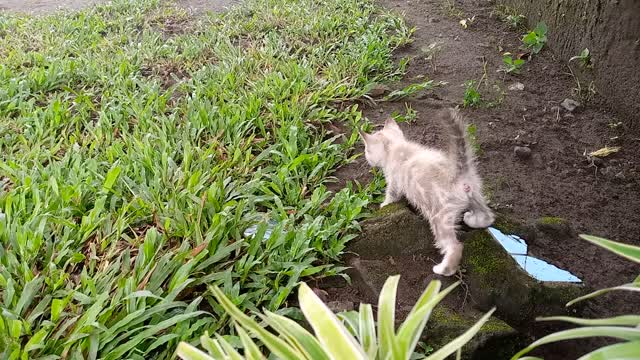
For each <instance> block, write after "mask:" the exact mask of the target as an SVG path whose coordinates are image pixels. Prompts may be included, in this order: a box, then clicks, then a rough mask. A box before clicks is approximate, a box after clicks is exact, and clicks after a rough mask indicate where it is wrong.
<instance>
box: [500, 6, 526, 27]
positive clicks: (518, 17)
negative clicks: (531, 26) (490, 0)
mask: <svg viewBox="0 0 640 360" xmlns="http://www.w3.org/2000/svg"><path fill="white" fill-rule="evenodd" d="M493 13H494V14H496V15H497V17H498V19H500V21H502V22H504V23H505V24H507V25H509V27H511V28H512V29H521V28H522V27H523V26H524V23H525V21H526V20H527V18H526V17H525V16H524V15H522V14H520V13H519V12H518V11H517V10H516V9H514V8H512V7H510V6H505V5H496V7H495V9H494V10H493Z"/></svg>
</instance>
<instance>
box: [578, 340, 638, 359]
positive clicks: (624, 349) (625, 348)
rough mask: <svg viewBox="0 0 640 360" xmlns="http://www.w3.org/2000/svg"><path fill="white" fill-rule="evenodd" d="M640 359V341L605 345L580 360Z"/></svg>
mask: <svg viewBox="0 0 640 360" xmlns="http://www.w3.org/2000/svg"><path fill="white" fill-rule="evenodd" d="M633 359H640V341H631V342H626V343H622V344H615V345H609V346H605V347H603V348H600V349H598V350H594V351H592V352H590V353H588V354H586V355H584V356H582V357H580V358H579V359H578V360H633Z"/></svg>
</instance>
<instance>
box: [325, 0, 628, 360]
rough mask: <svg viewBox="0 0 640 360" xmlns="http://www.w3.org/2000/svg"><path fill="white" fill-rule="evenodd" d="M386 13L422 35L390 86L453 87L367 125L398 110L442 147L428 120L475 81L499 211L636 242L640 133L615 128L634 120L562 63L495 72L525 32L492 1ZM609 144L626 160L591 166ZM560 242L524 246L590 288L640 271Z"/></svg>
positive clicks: (411, 131) (391, 2)
mask: <svg viewBox="0 0 640 360" xmlns="http://www.w3.org/2000/svg"><path fill="white" fill-rule="evenodd" d="M379 3H380V4H381V5H382V6H384V7H386V8H388V9H391V10H393V11H398V12H400V13H402V14H403V15H404V16H405V19H406V20H407V22H408V23H409V24H410V25H412V26H415V27H416V31H415V34H414V41H413V43H412V44H410V45H408V46H406V47H404V48H402V49H399V50H398V51H397V53H396V56H397V59H398V60H400V59H401V58H408V59H410V62H409V66H408V72H407V74H406V76H405V77H404V79H403V80H402V81H400V82H399V83H397V84H392V86H391V87H392V88H393V89H401V88H403V87H405V86H407V85H409V84H411V83H417V82H422V81H424V80H425V79H434V80H437V81H445V82H447V85H445V86H442V87H438V88H436V89H435V90H434V91H431V92H427V93H423V94H420V95H417V96H414V97H411V98H407V99H404V100H403V101H397V102H384V101H378V102H377V104H376V105H368V106H366V109H365V115H366V116H367V117H368V118H369V119H370V120H371V121H373V122H374V123H376V124H381V123H382V122H383V121H384V120H385V119H387V118H388V117H389V116H390V115H391V114H392V113H393V112H400V113H404V112H406V109H407V108H411V109H413V110H415V111H416V112H417V118H416V120H415V121H412V122H410V123H403V124H402V125H401V126H402V128H403V130H404V131H405V133H406V134H407V135H408V136H409V137H410V138H412V139H413V140H416V141H419V142H421V143H423V144H428V145H433V146H442V145H443V142H444V139H445V137H446V134H444V133H443V132H442V131H441V130H440V127H439V124H437V123H436V122H435V121H433V120H432V114H434V113H435V111H437V110H438V109H440V108H442V107H448V106H456V105H461V104H462V101H463V96H464V91H465V88H464V83H465V82H466V81H468V80H475V81H476V82H478V83H479V84H480V85H479V87H478V90H479V92H480V93H481V94H482V98H483V104H482V105H481V106H480V107H477V108H472V109H463V113H464V114H465V116H466V117H467V118H468V120H469V121H470V122H471V123H473V124H475V126H476V127H477V143H478V145H479V147H480V151H479V154H478V160H479V166H480V172H481V174H482V176H483V178H484V181H485V185H486V192H487V195H488V197H489V198H490V201H491V206H492V207H493V208H494V209H495V210H497V211H499V212H501V213H503V214H506V215H507V216H509V217H510V218H513V219H515V220H517V221H521V222H523V223H533V222H535V221H536V220H538V219H540V218H542V217H559V218H562V219H565V220H567V221H568V222H569V223H570V224H571V227H572V228H573V229H574V230H575V231H576V232H577V233H586V234H592V235H598V236H602V237H606V238H610V239H612V240H617V241H623V242H627V243H631V244H636V245H639V244H640V239H639V238H638V234H640V196H638V192H639V191H640V177H639V173H640V160H639V159H638V156H637V154H638V153H639V151H640V134H638V133H637V131H636V132H633V131H632V130H631V129H629V128H626V127H625V125H623V124H620V123H621V122H622V123H624V124H630V123H631V121H628V119H622V118H617V117H616V115H614V112H613V111H612V110H611V109H610V108H608V107H607V105H606V103H605V101H603V99H601V98H600V97H599V96H598V95H596V96H595V97H593V98H592V99H589V100H588V101H587V100H586V99H581V98H580V97H579V96H577V93H576V92H575V90H574V88H576V82H575V80H574V78H573V77H572V75H571V74H570V73H569V70H568V67H567V65H566V60H567V59H560V58H557V57H556V56H554V54H553V53H552V52H551V51H550V50H549V49H547V48H546V47H545V48H544V49H543V50H542V52H541V53H539V54H537V55H535V56H533V57H532V59H531V60H530V61H527V62H526V64H525V66H524V68H523V70H522V71H521V73H520V74H518V75H506V74H505V73H504V72H498V70H499V69H500V68H501V66H502V53H504V52H507V51H508V52H511V53H513V54H514V55H516V54H519V53H524V52H525V50H523V49H521V45H522V43H521V41H520V39H521V37H522V35H523V33H524V32H525V30H524V29H521V30H513V29H511V28H509V27H508V26H507V25H506V24H504V23H502V22H500V21H499V20H498V19H497V17H496V16H495V14H494V10H495V7H494V4H493V2H492V1H480V0H475V1H474V0H466V1H453V0H450V1H445V0H421V1H416V0H409V1H407V0H379ZM451 4H454V6H451ZM463 16H464V18H473V21H472V22H470V23H471V24H470V25H469V27H468V28H467V29H465V28H463V27H462V26H461V24H460V23H459V21H460V20H461V19H462V18H463ZM433 43H438V44H439V46H440V47H441V51H439V52H438V53H437V54H436V56H435V57H434V58H433V59H431V60H428V59H427V55H428V52H425V51H424V50H425V49H427V48H428V46H429V45H430V44H433ZM516 82H517V83H521V84H523V85H524V90H509V86H511V85H513V84H514V83H516ZM565 98H571V99H575V100H578V101H579V102H580V103H581V106H580V107H579V108H578V109H576V110H574V111H573V112H569V111H567V110H565V109H564V108H563V107H561V106H560V104H561V102H562V101H563V100H564V99H565ZM616 110H618V109H616ZM615 113H618V114H620V113H624V112H623V111H616V112H615ZM516 146H526V147H529V148H530V150H531V156H530V158H528V159H524V160H523V159H521V158H519V157H518V156H516V155H515V153H514V147H516ZM604 146H620V147H621V150H620V151H619V152H618V153H616V154H613V155H610V156H608V157H606V158H603V159H593V158H591V159H589V158H588V157H587V156H586V154H588V153H589V152H591V151H594V150H598V149H600V148H602V147H604ZM361 150H362V149H357V150H356V151H361ZM336 176H337V178H338V182H337V183H336V184H334V187H335V188H340V187H341V186H342V185H343V184H344V183H345V182H347V181H350V180H356V181H359V182H361V183H367V182H369V181H370V180H371V173H370V169H369V166H368V165H367V164H366V161H365V160H364V158H363V157H361V158H358V159H357V160H356V161H355V162H354V163H351V164H349V165H347V166H345V167H343V168H341V169H339V170H338V171H337V173H336ZM560 238H561V237H558V238H557V239H555V238H554V237H553V236H551V237H549V236H546V237H543V238H539V239H528V240H529V248H530V251H531V253H532V254H535V255H536V256H537V257H540V258H542V259H544V260H546V261H548V262H550V263H552V264H555V265H557V266H559V267H561V268H564V269H567V270H569V271H571V272H572V273H574V274H576V275H577V276H579V277H580V278H581V279H583V281H584V282H585V284H586V285H587V286H589V287H593V288H601V287H608V286H613V285H619V284H622V283H626V282H630V281H633V280H634V279H635V277H636V276H638V274H639V273H640V266H638V265H637V264H633V263H631V262H630V261H627V260H624V259H622V258H620V257H617V256H615V255H612V254H610V253H608V252H606V251H604V250H601V249H600V248H598V247H596V246H593V245H590V244H589V243H587V242H586V241H583V240H581V239H579V238H578V237H577V236H575V237H569V240H567V239H566V238H565V239H562V241H559V240H560ZM431 265H432V264H425V267H426V268H430V267H431ZM391 271H392V270H391ZM405 275H407V276H411V275H410V274H403V276H405ZM420 286H423V287H424V286H425V284H424V283H423V284H420ZM330 293H331V291H330ZM631 295H632V294H620V293H616V294H615V295H608V296H605V297H603V298H602V299H599V300H596V301H593V302H591V303H590V304H589V306H588V309H587V310H586V314H585V315H586V316H589V317H602V316H612V315H614V314H620V313H625V312H626V313H629V312H631V311H637V309H638V307H639V306H640V301H638V300H637V297H636V298H635V299H634V298H633V297H632V296H631ZM401 301H402V300H401ZM593 345H594V343H589V344H586V345H585V344H581V343H580V344H578V343H575V342H574V343H570V344H564V345H561V346H556V347H553V348H551V349H550V350H548V351H546V354H545V358H547V359H554V358H557V359H566V358H574V357H576V356H577V355H578V354H580V353H584V351H586V350H587V349H588V348H589V347H591V346H593ZM595 345H598V344H597V343H595ZM583 346H585V347H583ZM578 349H579V350H578Z"/></svg>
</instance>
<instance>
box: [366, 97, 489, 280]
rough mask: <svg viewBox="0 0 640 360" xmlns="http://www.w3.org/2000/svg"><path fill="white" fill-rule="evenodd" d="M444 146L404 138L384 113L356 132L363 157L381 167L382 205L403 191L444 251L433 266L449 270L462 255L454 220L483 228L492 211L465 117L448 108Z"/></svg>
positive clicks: (441, 271)
mask: <svg viewBox="0 0 640 360" xmlns="http://www.w3.org/2000/svg"><path fill="white" fill-rule="evenodd" d="M445 116H446V120H447V121H446V123H447V125H448V128H449V132H450V141H449V151H448V152H446V153H445V152H443V151H441V150H438V149H434V148H430V147H426V146H423V145H420V144H417V143H414V142H411V141H409V140H407V139H405V137H404V134H403V133H402V130H401V129H400V127H399V126H398V124H397V123H396V122H395V121H394V120H393V119H389V120H387V121H386V122H385V124H384V128H383V129H382V130H380V131H377V132H375V133H373V134H366V133H363V132H361V133H360V135H361V136H362V138H363V140H364V144H365V157H366V159H367V161H368V162H369V164H370V165H371V166H373V167H379V168H381V169H382V171H383V172H384V177H385V180H386V182H387V189H386V194H385V199H384V202H383V203H382V204H381V205H380V206H381V207H383V206H385V205H388V204H390V203H393V202H396V201H398V200H400V199H401V198H402V197H403V196H404V197H405V198H406V199H407V200H408V201H409V202H410V203H411V204H413V205H414V206H415V207H416V208H418V209H419V210H420V212H421V213H422V215H423V216H424V217H426V218H427V219H428V220H429V223H430V224H431V230H432V231H433V235H434V237H435V243H436V246H437V247H438V248H439V249H440V252H441V253H442V254H443V255H444V259H443V260H442V262H441V263H440V264H438V265H436V266H434V267H433V272H435V273H436V274H440V275H445V276H451V275H453V274H455V273H456V271H457V270H458V267H459V265H460V260H461V258H462V248H463V245H462V243H460V242H459V241H458V239H457V238H456V221H457V220H458V218H459V217H460V215H461V214H462V213H463V212H464V211H465V210H467V211H466V212H464V216H463V220H464V222H465V223H466V224H467V225H469V226H470V227H473V228H484V227H487V226H489V225H491V224H492V223H493V221H494V220H495V216H494V215H493V212H492V211H491V209H489V207H488V206H487V204H486V201H485V199H484V197H483V196H482V192H481V189H482V181H481V180H480V176H479V175H478V172H477V170H476V164H475V158H474V156H473V151H472V149H471V147H470V145H469V141H468V139H467V137H466V133H467V131H466V128H467V126H466V122H465V121H464V119H463V118H462V116H461V115H460V114H459V113H458V111H457V110H454V109H449V110H448V112H447V113H446V115H445Z"/></svg>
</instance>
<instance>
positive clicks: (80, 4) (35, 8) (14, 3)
mask: <svg viewBox="0 0 640 360" xmlns="http://www.w3.org/2000/svg"><path fill="white" fill-rule="evenodd" d="M106 2H108V1H107V0H2V1H0V10H7V11H13V12H25V13H33V14H38V15H42V14H48V13H51V12H52V11H56V10H60V9H62V10H78V9H81V8H84V7H88V6H92V5H97V4H101V3H106ZM175 3H177V4H178V5H180V6H183V7H185V8H188V9H191V10H193V11H195V12H197V11H207V10H211V11H223V10H224V9H225V8H227V7H229V6H232V5H233V4H236V3H238V0H176V1H175Z"/></svg>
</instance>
